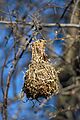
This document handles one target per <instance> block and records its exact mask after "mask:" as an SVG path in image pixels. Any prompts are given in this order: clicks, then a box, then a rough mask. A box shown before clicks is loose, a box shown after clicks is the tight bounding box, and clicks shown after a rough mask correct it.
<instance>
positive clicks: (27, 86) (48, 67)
mask: <svg viewBox="0 0 80 120" xmlns="http://www.w3.org/2000/svg"><path fill="white" fill-rule="evenodd" d="M45 42H46V41H45V40H38V41H36V42H34V43H33V44H32V60H31V64H30V65H29V69H28V70H27V72H26V74H25V77H24V78H25V82H24V86H23V91H24V93H26V96H27V97H28V98H32V99H38V98H39V97H44V98H47V97H49V96H51V95H55V94H58V93H59V91H60V88H61V85H60V82H59V78H58V71H56V70H55V68H54V67H53V65H52V64H51V63H49V61H48V59H46V54H45Z"/></svg>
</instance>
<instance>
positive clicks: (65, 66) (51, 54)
mask: <svg viewBox="0 0 80 120" xmlns="http://www.w3.org/2000/svg"><path fill="white" fill-rule="evenodd" d="M79 13H80V0H0V120H2V119H3V120H7V119H8V120H32V119H34V120H54V119H55V120H80V109H79V108H80V103H79V102H80V95H79V94H80V48H79V47H80V35H79V34H80V31H79V25H80V15H79ZM51 23H53V25H51ZM74 24H75V26H74ZM69 25H70V26H69ZM34 39H44V40H47V43H46V54H47V57H48V59H50V61H51V62H52V63H53V65H54V66H55V68H56V69H60V68H61V72H60V73H59V79H60V83H61V85H62V89H63V90H64V91H62V94H61V95H57V96H52V97H50V98H49V99H48V100H45V99H43V98H41V99H40V101H41V103H40V102H38V101H37V100H28V98H27V97H26V95H25V96H24V97H23V98H21V99H19V95H20V94H21V90H22V87H23V84H24V74H25V72H26V70H27V69H28V65H29V64H30V62H31V44H32V42H34ZM26 43H28V45H27V46H25V44H26ZM8 83H9V89H8V92H7V94H8V96H7V111H6V113H7V118H5V117H4V114H5V112H4V111H5V110H4V109H5V107H4V104H5V98H4V96H5V92H6V88H8ZM72 84H73V86H71V85H72ZM74 85H75V86H76V87H75V86H74ZM73 90H74V91H73ZM75 94H76V95H75ZM78 103H79V104H78ZM76 104H78V105H79V106H78V105H77V106H76ZM68 106H69V108H68ZM74 108H75V110H74ZM59 109H60V110H59ZM77 109H78V110H77ZM61 110H63V111H61ZM66 111H68V112H66ZM73 111H76V112H73ZM60 112H61V113H60ZM54 113H55V114H54ZM58 113H59V114H58Z"/></svg>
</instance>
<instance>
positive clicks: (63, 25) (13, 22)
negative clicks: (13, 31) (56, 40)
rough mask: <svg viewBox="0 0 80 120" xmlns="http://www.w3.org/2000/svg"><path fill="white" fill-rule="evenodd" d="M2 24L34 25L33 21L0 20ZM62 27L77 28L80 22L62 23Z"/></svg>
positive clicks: (49, 25) (51, 25) (44, 24)
mask: <svg viewBox="0 0 80 120" xmlns="http://www.w3.org/2000/svg"><path fill="white" fill-rule="evenodd" d="M0 24H24V25H30V26H32V25H33V22H24V21H17V22H16V21H12V22H11V21H0ZM40 26H42V27H55V26H57V24H56V23H41V24H40ZM60 26H61V27H75V28H80V24H68V23H66V24H65V23H61V24H60Z"/></svg>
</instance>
